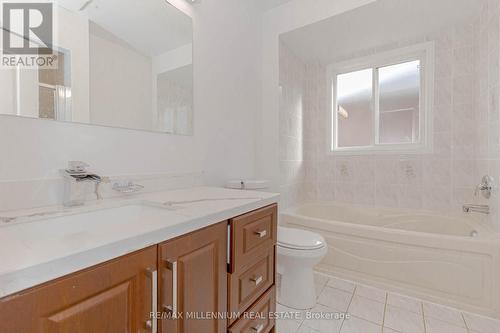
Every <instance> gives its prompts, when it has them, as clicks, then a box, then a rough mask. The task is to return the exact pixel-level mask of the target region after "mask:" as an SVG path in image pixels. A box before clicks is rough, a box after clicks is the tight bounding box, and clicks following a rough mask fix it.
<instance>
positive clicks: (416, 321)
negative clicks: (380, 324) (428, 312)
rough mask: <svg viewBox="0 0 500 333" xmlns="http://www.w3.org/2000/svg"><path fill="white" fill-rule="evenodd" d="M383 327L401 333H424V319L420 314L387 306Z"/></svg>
mask: <svg viewBox="0 0 500 333" xmlns="http://www.w3.org/2000/svg"><path fill="white" fill-rule="evenodd" d="M384 326H386V327H389V328H392V329H394V330H396V331H400V332H402V333H424V332H425V328H424V319H423V317H422V315H421V314H418V313H415V312H411V311H408V310H405V309H401V308H397V307H394V306H392V305H387V307H386V310H385V319H384Z"/></svg>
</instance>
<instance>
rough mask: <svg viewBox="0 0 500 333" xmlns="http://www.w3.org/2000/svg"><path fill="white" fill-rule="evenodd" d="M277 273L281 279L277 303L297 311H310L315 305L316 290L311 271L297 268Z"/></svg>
mask: <svg viewBox="0 0 500 333" xmlns="http://www.w3.org/2000/svg"><path fill="white" fill-rule="evenodd" d="M278 272H279V270H278ZM279 273H280V275H281V279H280V286H279V290H278V303H280V304H282V305H284V306H287V307H289V308H293V309H297V310H306V309H311V308H312V307H314V306H315V305H316V288H315V286H314V273H313V270H312V269H304V268H303V267H298V268H297V269H294V268H290V269H288V270H286V271H283V272H279Z"/></svg>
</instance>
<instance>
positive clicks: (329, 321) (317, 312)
mask: <svg viewBox="0 0 500 333" xmlns="http://www.w3.org/2000/svg"><path fill="white" fill-rule="evenodd" d="M306 316H308V317H306V319H305V320H304V322H303V323H302V325H303V326H307V327H310V328H313V329H315V330H317V331H319V332H321V333H332V332H338V331H339V330H340V327H341V326H342V322H343V319H341V318H343V317H340V316H339V314H338V313H337V312H336V311H335V310H333V309H330V308H329V307H326V306H324V305H320V304H318V305H316V306H315V307H314V308H313V309H312V310H311V312H310V313H309V314H306Z"/></svg>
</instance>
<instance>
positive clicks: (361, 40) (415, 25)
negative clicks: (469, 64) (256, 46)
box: [281, 0, 485, 64]
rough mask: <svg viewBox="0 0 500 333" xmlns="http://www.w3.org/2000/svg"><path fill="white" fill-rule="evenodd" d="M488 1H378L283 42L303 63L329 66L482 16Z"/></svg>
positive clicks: (292, 34)
mask: <svg viewBox="0 0 500 333" xmlns="http://www.w3.org/2000/svg"><path fill="white" fill-rule="evenodd" d="M482 1H485V0H418V1H416V0H379V1H377V2H375V3H372V4H369V5H366V6H364V7H361V8H358V9H355V10H353V11H350V12H347V13H344V14H341V15H339V16H335V17H332V18H329V19H326V20H323V21H320V22H317V23H314V24H311V25H309V26H306V27H303V28H300V29H297V30H294V31H291V32H288V33H286V34H283V35H282V36H281V40H282V41H283V42H284V43H285V44H286V45H287V46H288V47H289V48H290V49H291V50H292V51H293V52H294V53H295V54H296V55H297V56H298V57H299V58H301V59H302V60H303V61H304V62H306V63H312V62H315V61H319V62H321V63H323V64H328V63H331V62H332V61H334V60H335V59H338V58H340V57H343V56H346V55H350V54H353V53H355V52H357V51H361V50H366V49H371V48H374V47H378V46H382V45H390V44H392V43H394V42H396V41H399V40H401V39H404V38H412V37H413V38H414V37H418V36H421V35H422V34H427V33H432V32H434V31H437V30H438V29H440V28H442V27H449V26H451V25H452V24H455V23H458V22H463V21H465V20H468V19H470V18H472V17H474V16H475V15H479V9H480V7H481V6H480V3H481V2H482Z"/></svg>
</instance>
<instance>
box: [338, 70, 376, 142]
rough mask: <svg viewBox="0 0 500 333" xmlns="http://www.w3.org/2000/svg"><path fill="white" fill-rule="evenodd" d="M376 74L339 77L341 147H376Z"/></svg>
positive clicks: (339, 136) (347, 74) (369, 72)
mask: <svg viewBox="0 0 500 333" xmlns="http://www.w3.org/2000/svg"><path fill="white" fill-rule="evenodd" d="M372 98H373V70H372V69H371V68H370V69H365V70H361V71H357V72H351V73H346V74H342V75H338V76H337V110H336V111H337V112H336V115H337V120H338V122H337V123H338V130H337V143H338V147H360V146H370V145H372V143H373V116H372V115H373V111H372V105H373V103H372Z"/></svg>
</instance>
